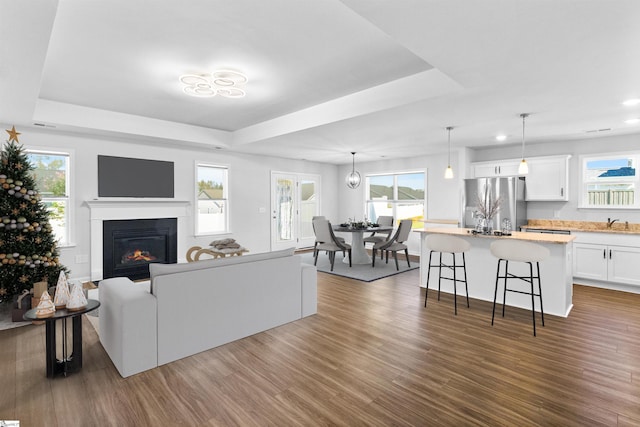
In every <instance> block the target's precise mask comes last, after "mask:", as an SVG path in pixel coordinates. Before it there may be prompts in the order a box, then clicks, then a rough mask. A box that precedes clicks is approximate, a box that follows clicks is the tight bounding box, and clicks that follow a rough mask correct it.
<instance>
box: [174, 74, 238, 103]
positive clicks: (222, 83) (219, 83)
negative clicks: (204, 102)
mask: <svg viewBox="0 0 640 427" xmlns="http://www.w3.org/2000/svg"><path fill="white" fill-rule="evenodd" d="M247 81H248V79H247V76H245V75H244V74H242V73H240V72H237V71H230V70H218V71H214V72H213V73H211V74H184V75H182V76H180V83H182V84H183V85H184V87H183V88H182V90H183V91H184V93H186V94H187V95H191V96H197V97H201V98H209V97H212V96H216V95H220V96H224V97H225V98H242V97H243V96H245V95H246V93H245V91H244V90H243V89H241V88H240V86H244V85H245V84H246V83H247Z"/></svg>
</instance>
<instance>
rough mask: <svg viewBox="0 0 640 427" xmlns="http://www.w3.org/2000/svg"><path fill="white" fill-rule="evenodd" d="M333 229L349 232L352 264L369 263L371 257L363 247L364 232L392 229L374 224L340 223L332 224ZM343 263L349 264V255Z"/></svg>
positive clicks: (391, 229)
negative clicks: (351, 225)
mask: <svg viewBox="0 0 640 427" xmlns="http://www.w3.org/2000/svg"><path fill="white" fill-rule="evenodd" d="M333 231H334V232H336V233H351V263H352V264H371V257H370V256H369V254H368V253H367V250H366V249H365V247H364V233H373V232H376V233H382V232H384V233H387V232H389V231H393V227H392V226H382V225H380V226H375V225H371V226H368V227H349V226H344V225H341V224H338V225H334V226H333ZM342 262H344V263H345V264H349V256H346V257H344V259H343V260H342Z"/></svg>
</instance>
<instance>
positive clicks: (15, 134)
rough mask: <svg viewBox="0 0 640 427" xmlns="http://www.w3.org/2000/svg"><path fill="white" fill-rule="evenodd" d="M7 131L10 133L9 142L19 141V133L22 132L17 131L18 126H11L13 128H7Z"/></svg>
mask: <svg viewBox="0 0 640 427" xmlns="http://www.w3.org/2000/svg"><path fill="white" fill-rule="evenodd" d="M6 132H7V133H8V134H9V142H11V141H15V142H19V141H18V135H20V132H17V131H16V127H15V126H13V127H12V128H11V130H9V129H6Z"/></svg>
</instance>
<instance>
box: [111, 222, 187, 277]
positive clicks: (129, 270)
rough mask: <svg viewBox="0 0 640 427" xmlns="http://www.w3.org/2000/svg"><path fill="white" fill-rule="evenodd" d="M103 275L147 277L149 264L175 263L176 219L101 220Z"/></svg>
mask: <svg viewBox="0 0 640 427" xmlns="http://www.w3.org/2000/svg"><path fill="white" fill-rule="evenodd" d="M103 257H104V258H103V278H105V279H107V278H109V277H128V278H130V279H131V280H139V279H147V278H149V264H150V263H152V262H159V263H164V264H170V263H175V262H177V219H176V218H158V219H138V220H117V221H104V223H103Z"/></svg>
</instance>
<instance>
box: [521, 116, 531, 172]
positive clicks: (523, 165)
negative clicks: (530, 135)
mask: <svg viewBox="0 0 640 427" xmlns="http://www.w3.org/2000/svg"><path fill="white" fill-rule="evenodd" d="M520 117H522V161H521V162H520V166H518V173H519V174H520V175H526V174H528V173H529V165H528V164H527V161H526V160H525V159H524V119H526V118H527V117H529V114H526V113H522V114H520Z"/></svg>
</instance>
